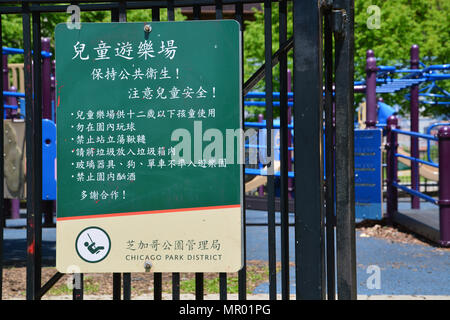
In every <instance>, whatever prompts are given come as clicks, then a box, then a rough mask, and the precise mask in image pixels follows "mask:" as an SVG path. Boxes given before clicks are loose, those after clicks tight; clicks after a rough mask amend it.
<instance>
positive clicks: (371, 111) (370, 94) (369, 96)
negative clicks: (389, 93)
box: [365, 50, 377, 128]
mask: <svg viewBox="0 0 450 320" xmlns="http://www.w3.org/2000/svg"><path fill="white" fill-rule="evenodd" d="M376 90H377V60H376V59H375V56H374V53H373V51H372V50H367V52H366V122H365V123H366V128H375V126H376V123H377V93H376Z"/></svg>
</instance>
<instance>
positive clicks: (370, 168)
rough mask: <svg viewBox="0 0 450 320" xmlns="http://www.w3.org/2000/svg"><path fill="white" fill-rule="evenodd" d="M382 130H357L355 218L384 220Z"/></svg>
mask: <svg viewBox="0 0 450 320" xmlns="http://www.w3.org/2000/svg"><path fill="white" fill-rule="evenodd" d="M381 139H382V130H381V129H366V130H355V218H356V220H364V219H373V220H381V219H382V204H383V203H382V202H383V190H382V181H381V179H382V171H381V170H382V165H381Z"/></svg>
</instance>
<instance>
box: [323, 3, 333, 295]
mask: <svg viewBox="0 0 450 320" xmlns="http://www.w3.org/2000/svg"><path fill="white" fill-rule="evenodd" d="M331 18H332V17H331V12H328V13H327V14H326V15H325V16H324V34H325V35H324V38H325V39H324V40H325V41H324V52H325V150H326V151H325V156H326V159H325V165H326V169H325V173H326V196H325V203H326V213H325V214H326V225H325V227H326V252H327V259H326V264H327V296H328V300H335V298H336V283H335V282H336V281H335V275H336V270H335V244H334V240H335V238H334V225H335V210H334V209H335V206H334V200H335V199H334V194H335V188H334V126H333V32H332V29H331V22H332V21H331Z"/></svg>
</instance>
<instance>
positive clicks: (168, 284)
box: [3, 260, 280, 299]
mask: <svg viewBox="0 0 450 320" xmlns="http://www.w3.org/2000/svg"><path fill="white" fill-rule="evenodd" d="M277 269H278V270H279V269H280V264H279V263H278V265H277ZM55 273H56V269H55V268H54V267H43V268H42V284H44V283H45V282H47V280H48V279H50V278H51V277H52V276H53V275H54V274H55ZM25 280H26V268H25V267H23V266H20V267H6V268H4V269H3V299H25V288H26V282H25ZM267 281H268V265H267V261H256V260H255V261H247V293H251V292H253V290H254V289H255V288H256V287H257V286H258V285H259V284H261V283H264V282H267ZM112 282H113V277H112V274H111V273H105V274H103V273H86V274H84V294H85V295H102V296H104V295H111V296H112V290H113V287H112ZM71 283H72V276H71V275H64V276H63V277H62V278H61V279H60V280H59V281H58V282H57V283H56V284H55V285H54V286H53V287H52V288H51V289H50V290H49V292H48V293H47V295H49V296H64V295H71V294H72V290H71ZM227 283H228V286H227V289H228V292H229V293H237V292H238V291H237V289H238V274H237V273H228V274H227ZM162 291H163V293H169V294H170V293H171V292H172V274H171V273H163V274H162ZM180 292H181V293H182V294H184V293H191V294H193V293H195V274H194V273H181V274H180ZM204 292H205V294H213V293H218V292H219V274H218V273H204ZM131 293H132V296H140V295H144V294H153V273H132V274H131Z"/></svg>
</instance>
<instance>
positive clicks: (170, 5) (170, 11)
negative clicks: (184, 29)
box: [167, 0, 175, 21]
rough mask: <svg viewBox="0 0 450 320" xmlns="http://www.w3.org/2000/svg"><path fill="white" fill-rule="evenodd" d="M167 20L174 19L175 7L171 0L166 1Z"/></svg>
mask: <svg viewBox="0 0 450 320" xmlns="http://www.w3.org/2000/svg"><path fill="white" fill-rule="evenodd" d="M167 20H169V21H175V8H174V6H173V0H168V1H167Z"/></svg>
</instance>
